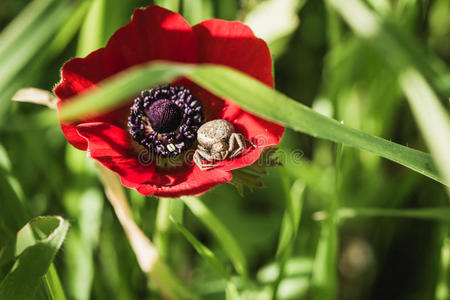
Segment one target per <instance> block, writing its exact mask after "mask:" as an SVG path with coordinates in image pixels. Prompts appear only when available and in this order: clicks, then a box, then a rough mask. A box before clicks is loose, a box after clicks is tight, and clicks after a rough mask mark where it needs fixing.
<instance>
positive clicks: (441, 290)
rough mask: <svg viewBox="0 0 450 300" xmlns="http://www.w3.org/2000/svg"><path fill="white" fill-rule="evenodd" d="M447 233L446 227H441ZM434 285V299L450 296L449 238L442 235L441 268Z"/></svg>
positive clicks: (444, 298)
mask: <svg viewBox="0 0 450 300" xmlns="http://www.w3.org/2000/svg"><path fill="white" fill-rule="evenodd" d="M443 230H444V232H445V233H446V234H448V232H449V230H448V227H447V228H445V229H443ZM439 275H440V276H439V279H438V282H437V285H436V292H435V299H436V300H446V299H449V297H450V286H449V284H448V283H449V281H450V238H449V237H448V236H447V237H444V240H443V241H442V248H441V270H440V274H439Z"/></svg>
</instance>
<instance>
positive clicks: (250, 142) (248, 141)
mask: <svg viewBox="0 0 450 300" xmlns="http://www.w3.org/2000/svg"><path fill="white" fill-rule="evenodd" d="M245 141H246V142H247V143H249V144H250V145H251V146H252V147H253V148H256V144H255V143H253V142H252V141H250V140H247V139H245Z"/></svg>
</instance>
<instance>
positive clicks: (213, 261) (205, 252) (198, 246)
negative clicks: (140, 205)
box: [170, 217, 230, 280]
mask: <svg viewBox="0 0 450 300" xmlns="http://www.w3.org/2000/svg"><path fill="white" fill-rule="evenodd" d="M170 221H172V224H173V225H174V226H175V228H176V229H177V230H178V231H179V232H180V233H181V234H182V235H183V236H184V237H185V238H186V240H188V242H189V243H190V244H191V245H192V247H194V248H195V250H196V251H197V253H198V254H200V256H201V257H203V259H204V260H205V261H207V262H208V263H209V264H210V265H211V266H212V267H213V268H214V269H215V270H216V271H217V272H218V273H219V274H220V275H222V277H223V278H224V279H226V280H229V279H230V274H229V273H228V272H227V270H226V268H225V266H224V265H223V264H222V263H221V261H220V260H219V259H217V257H216V256H215V255H214V252H212V251H211V250H210V249H209V248H208V247H206V246H205V245H203V244H202V243H201V242H200V241H199V240H198V239H197V238H196V237H195V236H194V235H193V234H192V233H191V232H190V231H189V230H187V228H186V227H184V226H183V225H182V224H181V223H178V222H176V221H175V219H174V218H173V217H170Z"/></svg>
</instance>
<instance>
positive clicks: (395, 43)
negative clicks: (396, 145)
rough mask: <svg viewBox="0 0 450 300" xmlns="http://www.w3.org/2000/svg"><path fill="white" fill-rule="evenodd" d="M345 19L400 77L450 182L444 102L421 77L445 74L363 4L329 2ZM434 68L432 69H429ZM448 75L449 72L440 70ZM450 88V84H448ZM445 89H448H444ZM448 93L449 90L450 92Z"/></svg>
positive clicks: (449, 144)
mask: <svg viewBox="0 0 450 300" xmlns="http://www.w3.org/2000/svg"><path fill="white" fill-rule="evenodd" d="M329 2H330V3H331V4H332V5H333V6H334V7H335V9H336V10H337V11H338V12H339V13H340V14H341V16H342V17H343V19H344V20H345V21H346V22H347V23H348V24H349V25H350V26H351V27H352V28H353V30H354V31H355V32H356V34H358V35H359V36H361V37H363V38H365V39H367V40H368V41H369V44H370V45H371V46H372V47H373V48H374V49H375V50H377V51H378V53H379V55H380V56H382V57H388V58H389V59H388V60H387V61H386V62H387V64H388V65H390V66H391V67H392V68H393V71H394V72H397V73H398V74H399V81H400V86H401V87H402V89H403V91H404V93H405V94H406V96H407V99H408V100H409V104H410V106H411V108H412V111H413V113H414V116H415V118H416V120H417V123H418V125H419V128H420V129H421V131H422V133H423V135H424V137H425V140H426V142H427V144H428V145H429V146H430V150H431V153H432V155H433V157H434V159H435V161H436V162H437V167H438V168H439V169H440V171H441V173H442V175H443V176H444V178H445V182H446V183H447V185H448V184H449V183H450V121H449V118H448V114H447V113H446V112H445V110H444V108H443V107H442V105H441V103H440V102H439V100H438V99H437V96H436V95H435V94H434V92H433V91H432V89H431V88H430V87H429V85H428V83H427V82H426V80H425V78H423V76H422V74H423V75H425V76H427V77H429V78H430V80H434V81H435V85H436V86H439V83H437V82H438V81H439V80H438V79H439V78H440V77H443V75H442V74H435V73H437V72H435V70H433V69H432V68H431V67H432V66H433V65H436V63H433V62H432V61H431V60H430V59H428V60H426V58H427V56H426V55H424V54H423V55H422V53H420V52H419V53H418V51H421V49H420V46H419V45H417V43H415V41H414V40H412V39H410V38H408V35H407V33H406V32H400V31H399V28H396V27H394V26H393V25H392V24H386V23H384V22H383V21H382V20H381V19H380V18H378V16H377V15H376V14H375V13H374V12H372V11H371V10H370V9H369V8H368V7H367V6H366V5H365V4H364V3H362V2H361V1H357V0H348V1H338V0H329ZM430 66H431V67H430ZM440 71H441V73H444V74H445V73H446V70H445V69H444V70H440ZM447 73H448V72H447ZM447 85H448V84H447ZM444 90H445V87H444ZM447 92H448V91H447Z"/></svg>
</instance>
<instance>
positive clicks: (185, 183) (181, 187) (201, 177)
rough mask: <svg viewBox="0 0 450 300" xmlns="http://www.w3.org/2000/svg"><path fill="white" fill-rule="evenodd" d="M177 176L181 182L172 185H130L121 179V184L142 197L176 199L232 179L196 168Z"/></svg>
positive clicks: (215, 172)
mask: <svg viewBox="0 0 450 300" xmlns="http://www.w3.org/2000/svg"><path fill="white" fill-rule="evenodd" d="M178 176H179V177H181V178H182V179H183V180H182V181H180V182H179V183H177V184H174V185H166V186H164V185H154V184H132V183H130V182H128V181H126V180H123V178H122V184H123V185H124V186H126V187H129V188H135V189H136V190H137V191H138V192H139V193H141V194H143V195H155V196H158V197H172V198H176V197H181V196H184V195H198V194H201V193H204V192H206V191H207V190H209V189H211V188H213V187H214V186H216V185H218V184H221V183H227V182H228V181H230V180H231V177H232V176H231V173H230V172H226V171H221V170H218V169H213V170H210V171H207V172H205V171H201V170H200V169H199V168H197V166H192V167H187V168H186V169H184V170H183V171H181V172H180V173H179V174H178Z"/></svg>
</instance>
